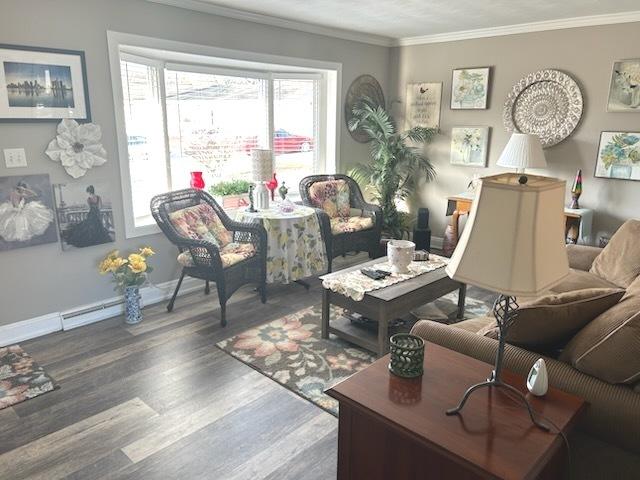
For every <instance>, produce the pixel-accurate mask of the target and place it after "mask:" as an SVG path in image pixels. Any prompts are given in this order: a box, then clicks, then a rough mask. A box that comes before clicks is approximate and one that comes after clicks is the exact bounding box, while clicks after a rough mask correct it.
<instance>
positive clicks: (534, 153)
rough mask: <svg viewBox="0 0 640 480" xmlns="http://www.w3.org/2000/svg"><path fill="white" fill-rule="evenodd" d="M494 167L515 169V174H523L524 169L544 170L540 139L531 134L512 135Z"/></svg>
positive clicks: (544, 162) (545, 163) (545, 162)
mask: <svg viewBox="0 0 640 480" xmlns="http://www.w3.org/2000/svg"><path fill="white" fill-rule="evenodd" d="M496 165H497V166H498V167H507V168H515V169H516V172H517V173H524V171H525V169H526V168H546V167H547V160H546V159H545V156H544V151H543V150H542V143H540V138H539V137H538V136H537V135H534V134H531V133H517V132H516V133H512V134H511V138H509V141H508V142H507V145H506V146H505V147H504V150H503V151H502V153H501V154H500V158H498V162H497V163H496Z"/></svg>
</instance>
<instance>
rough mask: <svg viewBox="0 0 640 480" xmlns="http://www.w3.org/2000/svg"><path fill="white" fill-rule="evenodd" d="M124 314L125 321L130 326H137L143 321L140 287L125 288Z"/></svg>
mask: <svg viewBox="0 0 640 480" xmlns="http://www.w3.org/2000/svg"><path fill="white" fill-rule="evenodd" d="M124 313H125V320H124V321H125V323H126V324H128V325H135V324H137V323H140V322H141V321H142V309H141V308H140V290H139V288H138V287H135V286H134V287H124Z"/></svg>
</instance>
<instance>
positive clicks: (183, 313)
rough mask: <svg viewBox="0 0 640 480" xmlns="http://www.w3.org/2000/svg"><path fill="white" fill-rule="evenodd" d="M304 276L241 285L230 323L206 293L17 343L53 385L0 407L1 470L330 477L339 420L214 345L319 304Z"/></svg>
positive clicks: (20, 474)
mask: <svg viewBox="0 0 640 480" xmlns="http://www.w3.org/2000/svg"><path fill="white" fill-rule="evenodd" d="M365 258H366V257H365V256H363V255H359V256H357V257H355V256H354V257H347V258H346V259H337V262H336V263H337V264H336V269H338V268H340V267H344V266H347V265H350V264H352V263H354V262H357V261H363V260H364V259H365ZM310 283H311V289H310V290H309V291H306V290H305V289H304V288H303V287H302V286H300V285H295V284H293V285H287V286H284V285H283V286H270V288H269V300H268V303H267V305H262V304H261V303H260V301H259V299H258V296H257V294H256V293H255V292H254V291H253V289H252V288H250V287H245V288H243V289H242V290H240V291H239V292H237V293H236V294H235V295H234V296H233V297H232V299H231V301H230V303H229V305H228V308H227V315H228V320H229V324H228V326H227V327H226V328H222V327H221V326H220V323H219V316H218V315H219V306H218V303H217V298H216V295H215V293H214V291H215V289H213V291H212V293H211V295H209V296H205V295H204V294H203V293H196V294H192V295H188V296H184V297H180V298H178V300H177V302H176V307H175V309H174V311H173V312H172V313H171V314H169V313H167V312H166V310H165V303H164V302H163V303H160V304H156V305H153V306H150V307H148V308H145V311H144V315H145V317H144V320H143V322H142V323H141V324H139V325H136V326H126V325H125V324H124V323H123V320H122V318H121V317H118V318H113V319H110V320H106V321H102V322H99V323H95V324H92V325H88V326H85V327H80V328H77V329H75V330H71V331H68V332H59V333H54V334H51V335H47V336H45V337H41V338H38V339H34V340H31V341H28V342H23V343H22V346H23V347H24V348H25V350H26V351H27V352H28V353H29V354H31V355H32V356H33V357H34V358H35V360H36V361H37V362H38V363H40V364H41V365H42V366H44V367H45V369H46V371H47V372H48V373H49V374H50V375H51V376H52V377H53V378H54V379H55V380H56V381H57V382H58V383H59V385H60V387H61V388H59V389H58V390H55V391H53V392H50V393H47V394H45V395H42V396H40V397H37V398H34V399H31V400H28V401H25V402H23V403H20V404H18V405H15V406H14V407H12V408H7V409H4V410H0V478H1V479H12V480H13V479H23V478H41V479H46V480H52V479H56V478H74V479H99V478H100V479H102V478H109V479H116V478H134V479H138V478H139V479H174V478H175V479H177V478H181V479H191V478H193V479H201V478H205V479H251V480H259V479H269V480H283V479H296V480H305V479H309V480H312V479H323V480H324V479H331V478H335V474H336V452H337V426H338V422H337V419H336V418H334V417H333V416H332V415H330V414H328V413H326V412H325V411H323V410H321V409H320V408H318V407H316V406H314V405H313V404H311V403H309V402H307V401H306V400H303V399H302V398H300V397H298V396H297V395H295V394H293V393H292V392H290V391H289V390H287V389H286V388H284V387H282V386H280V385H278V384H277V383H275V382H273V381H271V380H269V379H268V378H266V377H265V376H263V375H261V374H260V373H258V372H257V371H255V370H253V369H252V368H250V367H248V366H247V365H245V364H243V363H242V362H240V361H238V360H235V359H234V358H232V357H231V356H229V355H227V354H226V353H224V352H223V351H221V350H219V349H218V348H217V347H216V346H215V343H216V342H218V341H220V340H223V339H225V338H228V337H230V336H233V335H235V334H238V333H240V332H242V331H244V330H246V329H248V328H250V327H251V326H253V325H259V324H262V323H264V322H266V321H269V320H273V319H276V318H279V317H281V316H283V315H286V314H287V313H291V312H294V311H297V310H299V309H301V308H304V307H306V306H309V305H313V304H319V303H320V297H321V293H320V290H321V287H320V282H319V280H317V279H312V280H311V282H310ZM203 287H204V285H203Z"/></svg>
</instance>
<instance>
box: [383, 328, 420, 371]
mask: <svg viewBox="0 0 640 480" xmlns="http://www.w3.org/2000/svg"><path fill="white" fill-rule="evenodd" d="M389 344H390V345H389V353H390V356H389V371H390V372H391V373H393V374H394V375H397V376H399V377H403V378H415V377H419V376H420V375H422V373H423V372H424V367H423V362H424V340H423V339H422V338H420V337H416V336H415V335H411V334H409V333H396V334H395V335H394V336H392V337H391V339H390V340H389Z"/></svg>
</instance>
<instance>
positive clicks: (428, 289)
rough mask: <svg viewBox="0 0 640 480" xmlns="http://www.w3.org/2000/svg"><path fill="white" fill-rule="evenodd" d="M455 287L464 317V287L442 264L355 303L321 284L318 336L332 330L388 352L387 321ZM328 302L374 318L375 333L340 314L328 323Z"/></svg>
mask: <svg viewBox="0 0 640 480" xmlns="http://www.w3.org/2000/svg"><path fill="white" fill-rule="evenodd" d="M386 261H387V257H382V258H377V259H375V260H371V261H369V262H365V263H361V264H359V265H355V266H353V267H350V268H346V269H344V270H340V271H338V272H333V273H332V274H328V275H335V274H337V273H344V272H350V271H353V270H361V269H362V268H370V267H372V266H374V265H377V264H379V263H384V262H386ZM325 276H326V275H323V276H322V277H320V279H321V280H322V279H324V278H325ZM456 290H458V292H459V295H458V318H459V319H462V318H463V317H464V302H465V297H466V292H467V286H466V285H465V284H463V283H459V282H456V281H454V280H451V279H450V278H449V276H448V275H447V273H446V272H445V270H444V267H443V268H438V269H436V270H434V271H432V272H428V273H424V274H422V275H418V276H417V277H414V278H412V279H410V280H406V281H404V282H400V283H396V284H395V285H390V286H388V287H385V288H381V289H379V290H374V291H372V292H368V293H366V294H365V296H364V298H363V299H362V300H361V301H359V302H357V301H355V300H353V299H352V298H349V297H347V296H345V295H341V294H339V293H336V292H332V291H331V290H329V289H326V288H324V287H323V289H322V338H329V334H330V333H333V334H334V335H337V336H338V337H340V338H343V339H344V340H347V341H349V342H351V343H354V344H356V345H359V346H361V347H363V348H366V349H367V350H370V351H372V352H374V353H376V354H377V355H378V356H381V355H384V354H386V353H387V352H388V351H389V322H390V321H392V320H395V319H396V318H400V317H402V316H403V315H406V314H407V313H409V312H410V311H411V310H413V309H414V308H417V307H419V306H421V305H424V304H426V303H429V302H433V301H434V300H437V299H438V298H440V297H442V296H443V295H446V294H447V293H450V292H454V291H456ZM331 305H337V306H339V307H343V308H346V309H348V310H351V311H353V312H357V313H359V314H361V315H363V316H365V317H367V318H369V319H371V320H375V321H376V322H377V323H378V334H377V336H376V335H375V334H374V333H372V332H370V331H368V330H366V329H364V328H360V327H357V326H355V325H353V324H352V323H351V321H350V320H348V319H346V318H343V317H341V318H338V319H336V320H334V321H332V322H331V323H329V311H330V307H331Z"/></svg>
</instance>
